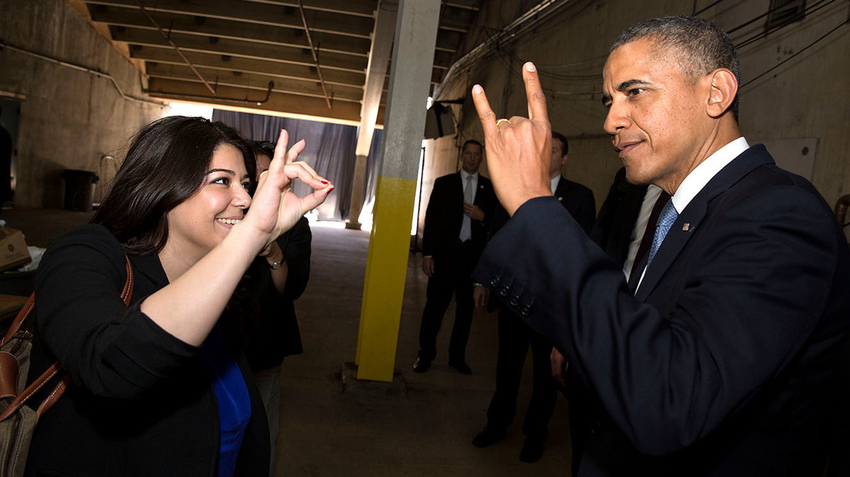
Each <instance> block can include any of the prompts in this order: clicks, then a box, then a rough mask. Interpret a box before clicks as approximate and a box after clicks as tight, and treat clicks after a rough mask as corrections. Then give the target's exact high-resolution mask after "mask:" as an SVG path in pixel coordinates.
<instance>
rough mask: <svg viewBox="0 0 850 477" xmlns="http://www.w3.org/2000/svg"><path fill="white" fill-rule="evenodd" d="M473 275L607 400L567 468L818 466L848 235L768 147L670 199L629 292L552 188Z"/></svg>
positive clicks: (782, 469) (684, 470)
mask: <svg viewBox="0 0 850 477" xmlns="http://www.w3.org/2000/svg"><path fill="white" fill-rule="evenodd" d="M517 244H522V246H521V247H517ZM475 278H476V279H477V280H478V281H480V282H481V283H485V284H488V285H489V286H491V287H493V288H495V289H497V292H496V295H497V296H502V297H504V299H505V300H506V301H507V302H508V303H509V304H510V303H514V304H515V305H511V306H512V307H513V308H515V309H516V312H517V314H518V315H520V316H521V317H523V318H524V319H525V320H526V323H528V325H529V326H531V327H532V328H534V329H535V330H537V331H538V332H539V333H541V334H542V335H544V336H547V337H549V338H550V339H551V340H552V341H553V342H554V343H555V344H556V346H557V347H558V348H559V349H560V351H561V352H562V353H563V354H564V355H565V356H566V357H567V359H568V360H569V363H570V367H571V368H574V369H575V370H576V371H577V372H578V373H579V375H580V378H581V379H582V381H584V382H585V384H586V385H587V387H588V388H589V389H591V390H592V391H593V393H594V394H595V395H596V397H597V398H598V400H599V401H600V402H601V404H602V406H603V407H604V409H605V411H606V412H605V416H604V417H605V419H604V420H603V421H602V423H601V425H600V426H597V428H596V429H595V433H593V434H590V435H589V436H588V442H587V447H586V450H585V454H584V457H583V459H582V464H581V468H580V473H579V475H581V476H602V475H605V476H610V475H653V476H656V475H669V476H682V475H688V476H779V475H782V476H792V475H793V476H820V475H821V474H822V472H823V465H824V460H825V448H826V446H825V443H824V439H825V437H826V434H827V431H828V429H829V426H830V424H831V416H829V415H828V413H827V411H826V410H827V409H830V401H831V400H832V399H844V400H845V402H846V400H847V398H848V397H847V396H839V395H836V393H835V392H834V391H835V389H834V385H835V381H836V379H835V375H836V369H838V368H839V367H840V366H841V365H842V364H841V363H840V361H841V359H842V356H846V350H845V349H844V342H845V341H846V340H845V339H844V338H845V337H846V335H847V332H848V323H850V293H848V292H847V290H850V259H848V247H847V243H846V240H845V238H844V237H843V235H842V234H841V233H840V231H839V230H838V228H837V227H836V222H835V218H834V216H833V215H832V212H831V210H830V208H829V206H828V205H827V204H826V203H825V201H824V200H823V199H822V198H821V197H820V195H819V194H818V193H817V191H816V190H815V189H814V187H813V186H812V185H811V184H809V183H808V182H807V181H805V180H804V179H802V178H800V177H798V176H795V175H793V174H790V173H788V172H785V171H783V170H781V169H779V168H778V167H776V165H775V164H774V162H773V159H772V158H771V157H770V155H769V154H768V153H767V151H766V150H765V148H764V146H761V145H758V146H754V147H752V148H750V149H749V150H747V151H746V152H744V153H743V154H741V155H740V156H739V157H737V158H736V159H735V160H733V161H732V162H731V163H730V164H728V165H727V166H726V167H725V168H723V169H722V170H721V171H720V172H719V173H718V174H717V175H716V176H715V177H714V178H712V179H711V181H709V183H708V184H707V185H706V186H705V187H704V188H703V190H702V191H701V192H699V194H697V196H696V197H695V198H694V199H693V200H692V201H691V202H690V204H689V205H688V206H687V207H686V208H685V210H683V211H682V213H681V214H680V215H679V217H678V219H677V220H676V222H675V223H674V224H673V226H672V228H671V229H670V232H669V233H668V235H667V238H666V239H665V241H664V243H663V244H662V246H661V248H660V249H659V251H658V253H657V255H656V257H655V260H654V261H653V263H652V264H651V266H650V267H649V268H648V270H647V271H646V275H645V277H644V279H643V283H642V284H641V286H640V288H639V290H638V292H637V295H636V296H632V295H631V293H630V292H629V289H628V287H627V285H626V283H625V280H624V277H623V274H622V271H621V270H620V269H619V268H618V267H617V266H616V265H615V264H614V263H613V262H612V261H611V260H610V259H609V258H608V256H607V255H606V254H605V253H604V252H603V251H602V250H600V249H599V247H597V246H596V245H595V244H593V243H592V242H591V241H590V240H589V239H588V238H586V237H585V234H584V233H582V232H581V230H580V229H579V227H578V225H577V224H576V223H575V221H574V220H573V219H572V218H571V217H570V215H569V214H567V213H565V211H564V210H563V208H562V207H560V205H558V204H557V202H556V201H555V200H553V199H551V198H548V197H544V198H536V199H533V200H530V201H528V202H526V203H525V204H523V205H522V206H521V207H520V208H519V209H518V210H517V212H516V213H515V214H514V216H513V217H512V219H511V220H510V221H509V222H508V223H507V224H506V225H505V227H503V228H502V230H501V231H500V232H499V234H498V235H496V236H495V237H494V238H493V239H491V241H490V243H489V245H488V247H487V249H486V250H485V252H484V254H483V256H482V258H481V262H480V263H479V266H478V269H477V270H476V273H475Z"/></svg>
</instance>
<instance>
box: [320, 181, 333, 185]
mask: <svg viewBox="0 0 850 477" xmlns="http://www.w3.org/2000/svg"><path fill="white" fill-rule="evenodd" d="M321 182H322V184H324V185H328V184H330V183H331V181H321Z"/></svg>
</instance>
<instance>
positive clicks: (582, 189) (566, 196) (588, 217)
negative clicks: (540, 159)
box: [490, 176, 596, 236]
mask: <svg viewBox="0 0 850 477" xmlns="http://www.w3.org/2000/svg"><path fill="white" fill-rule="evenodd" d="M553 195H554V196H555V198H556V199H558V202H560V203H561V205H562V206H564V208H565V209H567V212H569V213H570V215H572V216H573V219H575V221H576V222H578V224H579V226H580V227H581V228H582V229H584V231H585V232H588V233H589V232H590V229H591V228H593V225H594V223H595V221H596V199H595V198H594V197H593V191H592V190H590V189H589V188H588V187H586V186H584V185H582V184H579V183H578V182H573V181H571V180H567V178H566V177H564V176H561V180H560V181H558V187H555V193H554V194H553ZM494 217H495V218H494V219H493V225H492V227H491V229H490V235H491V236H492V235H495V234H496V233H497V232H498V231H499V229H501V228H502V227H503V226H504V225H505V223H506V222H507V221H508V219H509V218H510V217H509V216H508V213H507V212H506V211H505V209H504V208H503V207H502V206H501V205H499V204H497V207H496V213H495V214H494Z"/></svg>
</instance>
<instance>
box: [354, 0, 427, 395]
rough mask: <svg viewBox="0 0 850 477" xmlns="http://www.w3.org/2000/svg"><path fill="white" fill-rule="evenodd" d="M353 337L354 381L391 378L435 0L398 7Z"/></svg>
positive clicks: (410, 0) (409, 1)
mask: <svg viewBox="0 0 850 477" xmlns="http://www.w3.org/2000/svg"><path fill="white" fill-rule="evenodd" d="M396 18H397V19H396V30H395V42H394V44H393V58H392V71H391V72H390V89H389V93H388V95H387V109H386V114H385V115H384V116H385V118H386V120H385V121H384V125H385V127H384V135H383V144H382V145H381V151H382V154H381V157H382V161H381V169H380V173H379V174H378V184H377V188H376V191H375V209H374V217H373V219H372V235H371V239H370V242H369V256H368V258H367V260H366V279H365V283H364V285H363V302H362V305H361V309H360V329H359V332H358V336H357V356H356V357H355V364H356V365H357V379H369V380H374V381H387V382H390V381H392V379H393V370H394V368H395V354H396V347H397V345H398V329H399V322H400V321H401V305H402V300H403V298H404V282H405V278H406V275H407V259H408V255H409V250H410V225H411V220H412V219H413V206H414V203H415V200H416V197H415V196H416V180H417V172H418V170H419V150H420V148H421V145H422V137H423V134H424V131H425V112H426V109H425V108H426V103H427V98H428V87H429V83H430V78H431V67H432V64H433V63H432V62H433V59H434V47H435V44H436V40H437V27H438V24H439V20H440V0H401V1H400V2H399V6H398V12H397V16H396Z"/></svg>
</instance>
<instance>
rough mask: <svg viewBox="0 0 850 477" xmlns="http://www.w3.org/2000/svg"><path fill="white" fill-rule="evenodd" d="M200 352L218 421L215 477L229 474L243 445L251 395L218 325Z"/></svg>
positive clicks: (231, 473) (249, 412) (224, 476)
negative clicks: (207, 368) (208, 373)
mask: <svg viewBox="0 0 850 477" xmlns="http://www.w3.org/2000/svg"><path fill="white" fill-rule="evenodd" d="M201 353H202V354H203V356H204V358H205V359H206V361H207V364H208V365H209V366H210V369H212V372H213V386H214V388H215V396H216V399H217V400H218V415H219V419H220V421H221V425H220V430H221V431H220V441H219V449H218V466H217V469H218V470H217V471H216V476H217V477H232V476H233V474H234V472H235V471H236V458H237V457H238V456H239V448H240V447H241V446H242V438H243V437H244V435H245V428H246V427H247V426H248V421H249V420H250V419H251V397H250V396H249V395H248V387H247V386H246V385H245V379H244V378H243V377H242V371H241V370H240V369H239V365H238V364H236V360H235V359H234V358H233V356H231V355H230V353H228V351H227V346H226V345H225V343H224V337H223V336H222V333H221V329H220V328H219V325H216V326H215V327H214V328H213V330H212V332H211V333H210V335H209V337H207V340H206V342H205V343H204V345H203V346H202V347H201Z"/></svg>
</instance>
